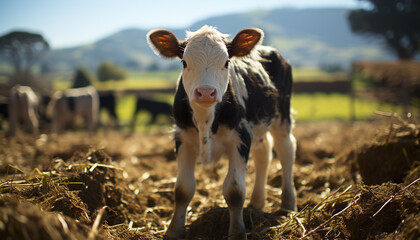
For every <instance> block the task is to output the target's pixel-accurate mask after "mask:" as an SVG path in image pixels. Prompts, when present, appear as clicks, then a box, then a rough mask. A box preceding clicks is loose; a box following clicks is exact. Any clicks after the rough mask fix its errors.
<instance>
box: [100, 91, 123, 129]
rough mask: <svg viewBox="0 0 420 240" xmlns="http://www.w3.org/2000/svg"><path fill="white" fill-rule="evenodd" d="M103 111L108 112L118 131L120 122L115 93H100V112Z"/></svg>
mask: <svg viewBox="0 0 420 240" xmlns="http://www.w3.org/2000/svg"><path fill="white" fill-rule="evenodd" d="M102 109H105V110H107V112H108V114H109V116H110V118H111V119H112V121H113V122H114V126H115V128H117V129H118V128H120V121H119V119H118V115H117V112H116V109H117V101H116V96H115V92H101V93H99V110H102ZM99 122H100V120H99ZM99 125H102V123H101V122H100V123H99Z"/></svg>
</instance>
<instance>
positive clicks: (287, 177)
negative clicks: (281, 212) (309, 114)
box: [270, 119, 296, 211]
mask: <svg viewBox="0 0 420 240" xmlns="http://www.w3.org/2000/svg"><path fill="white" fill-rule="evenodd" d="M270 132H271V134H272V135H273V137H274V149H275V150H276V153H277V156H279V158H280V162H281V165H282V169H283V175H282V183H281V185H282V186H281V189H282V196H281V200H282V202H281V207H282V208H283V209H285V210H293V211H294V210H296V190H295V186H294V183H293V164H294V162H295V156H296V139H295V137H294V136H293V135H292V133H291V126H290V124H289V123H287V122H281V119H276V120H275V121H274V123H273V125H272V127H271V131H270Z"/></svg>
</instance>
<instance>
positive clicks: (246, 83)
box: [147, 26, 296, 239]
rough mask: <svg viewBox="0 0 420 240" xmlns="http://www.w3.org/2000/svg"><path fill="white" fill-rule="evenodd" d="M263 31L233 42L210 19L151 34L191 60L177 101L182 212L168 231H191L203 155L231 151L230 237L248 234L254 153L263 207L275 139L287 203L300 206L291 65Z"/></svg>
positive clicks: (178, 206)
mask: <svg viewBox="0 0 420 240" xmlns="http://www.w3.org/2000/svg"><path fill="white" fill-rule="evenodd" d="M263 34H264V33H263V31H262V30H260V29H257V28H247V29H243V30H242V31H240V32H239V33H238V34H237V35H236V36H235V37H234V38H233V40H231V41H229V40H228V39H227V35H225V34H222V33H220V32H219V31H217V30H216V29H215V28H213V27H210V26H204V27H202V28H201V29H199V30H198V31H196V32H187V38H186V39H185V40H183V41H179V40H178V39H177V37H176V36H175V35H174V34H173V33H171V32H170V31H167V30H162V29H157V30H152V31H150V32H149V33H148V35H147V37H148V41H149V44H150V45H151V46H152V48H153V50H154V51H155V52H156V53H157V54H159V55H161V56H163V57H166V58H175V57H178V58H180V59H181V62H182V64H183V69H182V74H181V77H180V79H179V82H178V86H177V90H176V94H175V99H174V104H173V115H174V119H175V124H176V132H175V150H176V154H177V157H176V158H177V163H178V175H177V181H176V184H175V192H174V193H175V194H174V195H175V209H174V214H173V217H172V221H171V223H170V226H169V228H168V230H167V232H166V236H167V237H169V238H177V237H180V236H182V235H183V233H184V231H185V226H184V225H185V216H186V209H187V206H188V204H189V203H190V201H191V199H192V197H193V195H194V192H195V187H196V181H195V178H194V166H195V163H196V160H197V158H198V157H199V158H200V159H201V161H202V162H203V163H204V164H205V163H209V162H212V161H216V160H217V159H219V158H220V157H221V156H222V155H223V154H225V155H226V156H227V158H228V159H229V170H228V173H227V176H226V178H225V181H224V183H223V196H224V198H225V200H226V203H227V205H228V209H229V215H230V224H229V239H245V238H246V234H245V224H244V220H243V204H244V201H245V173H246V170H247V167H246V164H247V161H248V157H249V154H250V153H251V154H252V156H253V159H254V161H255V168H256V180H255V185H254V190H253V192H252V195H251V203H250V204H251V206H253V207H254V208H257V209H262V208H263V206H264V204H265V197H266V190H265V184H266V181H267V169H268V166H269V164H270V162H271V158H272V147H273V145H274V149H275V150H276V152H277V155H278V156H279V158H280V160H281V164H282V167H283V175H282V191H283V192H282V208H283V209H287V210H295V209H296V200H295V199H296V193H295V188H294V184H293V178H292V168H293V162H294V158H295V150H296V141H295V138H294V136H293V135H292V134H291V127H292V119H291V116H290V94H291V85H292V75H291V67H290V65H289V64H288V63H287V62H285V61H284V60H283V58H282V57H281V56H280V54H279V53H278V52H277V51H276V50H275V49H273V48H271V47H267V46H261V45H260V43H261V42H262V39H263ZM270 133H271V134H270ZM273 138H274V141H273Z"/></svg>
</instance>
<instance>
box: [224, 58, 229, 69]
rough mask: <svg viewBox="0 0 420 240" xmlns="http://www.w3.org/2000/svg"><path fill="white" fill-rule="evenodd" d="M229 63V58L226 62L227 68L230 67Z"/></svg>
mask: <svg viewBox="0 0 420 240" xmlns="http://www.w3.org/2000/svg"><path fill="white" fill-rule="evenodd" d="M229 63H230V60H229V59H228V60H227V61H226V63H225V68H228V67H229Z"/></svg>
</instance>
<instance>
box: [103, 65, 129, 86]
mask: <svg viewBox="0 0 420 240" xmlns="http://www.w3.org/2000/svg"><path fill="white" fill-rule="evenodd" d="M97 76H98V80H99V81H101V82H105V81H109V80H122V79H124V78H125V77H126V74H125V71H124V70H123V69H122V68H120V67H118V66H116V65H114V64H113V63H112V62H102V63H101V64H100V65H99V67H98V70H97Z"/></svg>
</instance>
